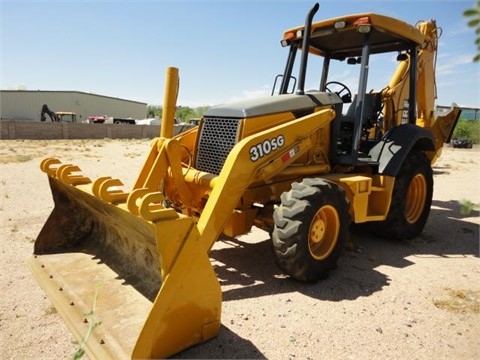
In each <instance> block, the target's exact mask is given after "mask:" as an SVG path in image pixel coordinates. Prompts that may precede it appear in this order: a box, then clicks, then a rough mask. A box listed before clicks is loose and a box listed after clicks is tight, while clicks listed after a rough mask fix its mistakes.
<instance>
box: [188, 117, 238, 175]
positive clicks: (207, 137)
mask: <svg viewBox="0 0 480 360" xmlns="http://www.w3.org/2000/svg"><path fill="white" fill-rule="evenodd" d="M239 125H240V119H227V118H213V117H212V118H204V120H203V125H202V128H201V130H200V138H199V142H198V148H197V158H196V161H195V167H196V169H197V170H200V171H205V172H208V173H211V174H216V175H218V174H220V171H221V170H222V167H223V164H224V163H225V160H226V159H227V156H228V154H229V153H230V150H232V148H233V147H234V146H235V144H236V143H237V141H238V136H239V134H238V132H239V127H240V126H239Z"/></svg>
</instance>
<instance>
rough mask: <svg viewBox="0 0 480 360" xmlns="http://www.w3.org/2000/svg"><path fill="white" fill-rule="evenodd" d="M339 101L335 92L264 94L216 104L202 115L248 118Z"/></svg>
mask: <svg viewBox="0 0 480 360" xmlns="http://www.w3.org/2000/svg"><path fill="white" fill-rule="evenodd" d="M341 103H342V100H341V99H340V97H339V96H338V95H337V94H336V93H326V92H320V91H312V92H307V93H306V94H305V95H295V94H285V95H275V96H266V97H262V98H257V99H248V100H241V101H236V102H232V103H228V104H222V105H217V106H214V107H211V108H209V109H208V110H207V111H206V112H205V113H204V114H203V116H204V117H229V118H248V117H255V116H261V115H267V114H275V113H282V112H287V111H292V112H294V111H299V110H305V109H312V108H314V107H316V106H325V105H335V104H341Z"/></svg>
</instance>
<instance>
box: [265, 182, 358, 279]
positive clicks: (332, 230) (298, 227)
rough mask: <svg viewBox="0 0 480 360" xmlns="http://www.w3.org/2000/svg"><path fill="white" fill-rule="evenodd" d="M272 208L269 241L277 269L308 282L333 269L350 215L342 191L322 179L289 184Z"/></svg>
mask: <svg viewBox="0 0 480 360" xmlns="http://www.w3.org/2000/svg"><path fill="white" fill-rule="evenodd" d="M281 200H282V202H281V205H280V206H279V207H278V208H276V209H275V212H274V217H273V218H274V222H275V227H274V229H273V233H272V241H273V247H274V253H275V259H276V261H277V264H278V265H279V267H280V268H281V269H282V270H283V271H284V272H285V273H286V274H288V275H289V276H291V277H292V278H294V279H296V280H300V281H306V282H312V281H316V280H319V279H321V278H324V277H326V276H327V275H328V271H329V270H330V269H333V268H335V267H336V264H337V260H338V258H339V257H340V256H341V254H342V252H343V250H344V248H345V242H346V240H347V238H348V234H349V233H348V226H349V224H350V215H349V213H348V202H347V199H346V197H345V192H344V191H343V189H341V188H339V187H338V186H337V185H336V184H334V183H331V182H329V181H325V180H322V179H304V180H303V181H302V182H301V183H296V182H295V183H293V184H292V189H291V190H290V191H289V192H287V193H284V194H282V197H281Z"/></svg>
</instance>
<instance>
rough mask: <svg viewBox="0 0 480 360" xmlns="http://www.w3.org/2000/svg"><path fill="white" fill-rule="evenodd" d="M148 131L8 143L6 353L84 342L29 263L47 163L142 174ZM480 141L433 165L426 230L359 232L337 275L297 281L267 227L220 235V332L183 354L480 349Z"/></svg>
mask: <svg viewBox="0 0 480 360" xmlns="http://www.w3.org/2000/svg"><path fill="white" fill-rule="evenodd" d="M148 147H149V141H148V140H130V141H127V140H99V141H91V140H90V141H82V140H70V141H60V140H59V141H30V140H25V141H20V140H17V141H13V140H1V141H0V199H1V200H0V218H1V222H0V226H1V231H0V243H1V262H0V264H1V266H2V269H1V271H0V286H1V289H2V292H3V295H2V296H1V299H0V330H1V344H0V349H1V358H2V359H22V360H26V359H36V360H42V359H48V360H51V359H71V358H72V357H73V354H74V353H75V351H76V350H77V348H78V346H77V345H76V344H74V343H73V341H74V339H73V337H72V335H71V333H70V332H69V330H68V329H67V327H66V326H65V324H64V322H63V321H62V320H61V318H60V316H59V315H58V313H57V312H56V310H55V308H54V307H53V306H52V305H51V303H50V301H49V300H48V299H47V297H46V295H45V294H44V293H43V292H42V290H41V289H40V288H39V286H38V285H37V283H36V280H35V279H34V278H33V276H32V275H31V273H30V271H29V270H28V268H27V267H26V265H25V259H26V258H28V257H30V256H31V254H32V251H33V243H34V241H35V239H36V236H37V235H38V233H39V231H40V229H41V227H42V225H43V224H44V223H45V221H46V219H47V217H48V215H49V213H50V212H51V210H52V208H53V201H52V199H51V194H50V189H49V187H48V182H47V178H46V176H45V174H43V173H42V172H41V171H40V170H39V163H40V160H41V159H43V158H45V157H48V156H55V157H58V158H60V159H62V162H72V163H74V164H77V165H79V166H80V167H81V168H82V170H83V172H84V173H85V174H86V175H88V176H90V177H91V178H96V177H99V176H105V175H111V176H114V177H118V178H120V179H122V180H123V181H124V183H125V184H126V185H127V187H128V185H130V184H132V183H133V181H134V180H135V176H136V174H137V173H138V171H139V169H140V167H141V166H142V164H143V159H144V158H145V156H146V153H147V151H148ZM479 154H480V150H479V148H478V147H475V148H474V149H471V150H467V149H452V148H449V147H446V148H445V149H444V153H443V155H442V157H441V158H440V159H439V161H438V162H437V163H436V164H435V166H434V181H435V189H434V197H433V206H432V211H431V214H430V218H429V220H428V222H427V225H426V227H425V230H424V232H423V233H422V234H421V235H420V236H419V237H417V238H415V239H413V240H411V241H408V242H403V243H398V242H390V241H385V240H381V239H378V238H375V237H372V236H370V235H368V234H363V233H361V232H360V231H354V232H353V234H352V240H353V242H354V244H355V250H351V251H348V252H347V253H346V254H345V255H344V256H343V257H342V258H341V259H340V261H339V266H338V269H337V270H335V271H334V272H332V274H331V276H330V277H329V278H328V279H326V280H324V281H321V282H318V283H316V284H308V285H307V284H302V283H298V282H294V281H292V280H290V279H288V278H287V277H285V276H284V275H282V273H281V272H280V271H279V269H278V268H277V267H276V265H275V262H274V260H273V257H272V256H270V255H267V256H266V255H265V253H267V254H269V251H270V248H269V247H270V245H269V241H268V234H266V233H264V232H263V231H260V230H254V231H252V233H250V234H248V235H245V236H242V237H239V238H237V239H233V240H232V239H223V240H221V241H219V242H218V243H217V244H216V245H215V247H214V248H213V249H212V251H211V253H210V255H211V258H212V262H213V263H214V265H215V271H216V273H217V276H218V278H219V280H220V282H221V285H222V290H223V303H222V306H223V308H222V327H221V332H220V335H219V336H218V337H217V338H215V339H213V340H211V341H209V342H207V343H204V344H201V345H198V346H195V347H193V348H191V349H188V350H186V351H184V352H182V353H180V354H177V355H176V356H175V357H176V358H204V359H206V358H209V359H220V358H222V359H223V358H232V359H233V358H237V359H238V358H249V359H253V358H254V359H379V358H381V359H448V360H451V359H456V360H462V359H478V358H480V341H479V340H478V339H480V261H479V225H480V217H479V212H478V211H476V210H474V211H472V212H470V213H468V214H463V213H462V210H463V209H465V206H463V207H462V206H461V205H460V204H459V202H462V201H463V199H468V200H469V201H471V202H472V203H475V204H480V173H479V163H480V157H479Z"/></svg>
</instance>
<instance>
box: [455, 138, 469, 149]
mask: <svg viewBox="0 0 480 360" xmlns="http://www.w3.org/2000/svg"><path fill="white" fill-rule="evenodd" d="M453 147H454V148H464V149H471V148H472V147H473V143H472V142H471V141H470V140H469V139H466V138H460V139H453Z"/></svg>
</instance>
